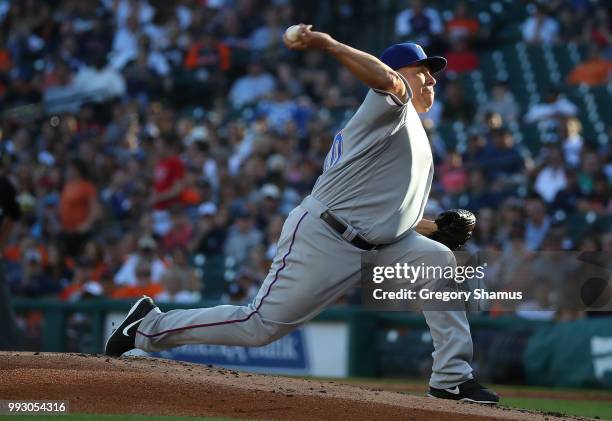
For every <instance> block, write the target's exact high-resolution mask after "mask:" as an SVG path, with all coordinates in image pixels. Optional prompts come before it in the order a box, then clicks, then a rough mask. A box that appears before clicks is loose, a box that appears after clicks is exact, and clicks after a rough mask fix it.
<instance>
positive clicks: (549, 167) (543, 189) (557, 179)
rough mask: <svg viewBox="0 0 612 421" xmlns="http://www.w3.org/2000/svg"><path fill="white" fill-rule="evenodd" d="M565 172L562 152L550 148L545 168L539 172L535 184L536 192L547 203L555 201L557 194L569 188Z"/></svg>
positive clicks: (555, 148)
mask: <svg viewBox="0 0 612 421" xmlns="http://www.w3.org/2000/svg"><path fill="white" fill-rule="evenodd" d="M565 171H566V170H565V165H564V161H563V154H562V153H561V150H560V149H559V148H557V147H549V148H548V156H547V158H546V161H545V163H544V166H543V167H542V169H541V170H540V171H539V172H538V174H537V176H536V179H535V184H534V188H535V191H536V192H538V194H539V195H540V196H541V197H542V199H544V201H545V202H546V203H551V202H552V201H553V200H555V197H557V194H558V193H559V192H560V191H561V190H563V189H565V187H566V186H567V181H566V179H565Z"/></svg>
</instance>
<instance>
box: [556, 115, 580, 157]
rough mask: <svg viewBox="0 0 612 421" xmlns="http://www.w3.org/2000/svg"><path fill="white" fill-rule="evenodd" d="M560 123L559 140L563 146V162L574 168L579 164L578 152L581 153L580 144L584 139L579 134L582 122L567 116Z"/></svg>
mask: <svg viewBox="0 0 612 421" xmlns="http://www.w3.org/2000/svg"><path fill="white" fill-rule="evenodd" d="M563 123H564V124H563V125H561V127H560V129H561V136H560V138H561V141H562V147H563V156H564V157H565V162H567V164H568V165H569V166H571V167H572V168H576V167H578V166H579V165H580V154H581V153H582V146H583V144H584V140H583V139H582V135H581V134H580V133H581V131H582V124H580V120H578V119H577V118H575V117H569V118H567V119H565V121H564V122H563Z"/></svg>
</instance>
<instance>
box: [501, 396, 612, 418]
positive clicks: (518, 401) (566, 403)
mask: <svg viewBox="0 0 612 421" xmlns="http://www.w3.org/2000/svg"><path fill="white" fill-rule="evenodd" d="M500 403H501V404H502V405H504V406H509V407H512V408H522V409H530V410H534V411H543V412H554V413H562V414H566V415H577V416H581V417H590V418H595V417H599V418H600V419H604V420H612V403H610V402H602V401H587V400H580V401H575V400H560V399H542V398H502V399H501V402H500Z"/></svg>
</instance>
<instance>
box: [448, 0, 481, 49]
mask: <svg viewBox="0 0 612 421" xmlns="http://www.w3.org/2000/svg"><path fill="white" fill-rule="evenodd" d="M479 28H480V23H479V22H478V19H476V18H474V17H473V16H470V14H469V13H468V5H467V2H465V1H458V2H456V3H455V8H454V9H453V17H452V18H451V19H450V20H449V21H448V22H446V36H447V37H448V38H449V39H451V40H452V39H458V38H463V39H466V40H468V41H471V40H472V39H474V38H475V37H476V36H477V35H478V30H479Z"/></svg>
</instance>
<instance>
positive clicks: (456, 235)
mask: <svg viewBox="0 0 612 421" xmlns="http://www.w3.org/2000/svg"><path fill="white" fill-rule="evenodd" d="M435 222H436V225H437V226H438V230H437V231H435V232H434V233H433V234H431V235H430V236H429V238H431V239H432V240H436V241H437V242H439V243H442V244H444V245H445V246H446V247H448V248H449V249H451V250H458V249H460V248H461V247H462V246H463V245H464V244H465V243H466V242H467V240H469V239H470V237H472V231H474V227H475V226H476V217H475V216H474V214H473V213H472V212H470V211H468V210H465V209H450V210H447V211H445V212H442V213H441V214H440V215H438V217H437V218H436V221H435Z"/></svg>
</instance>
